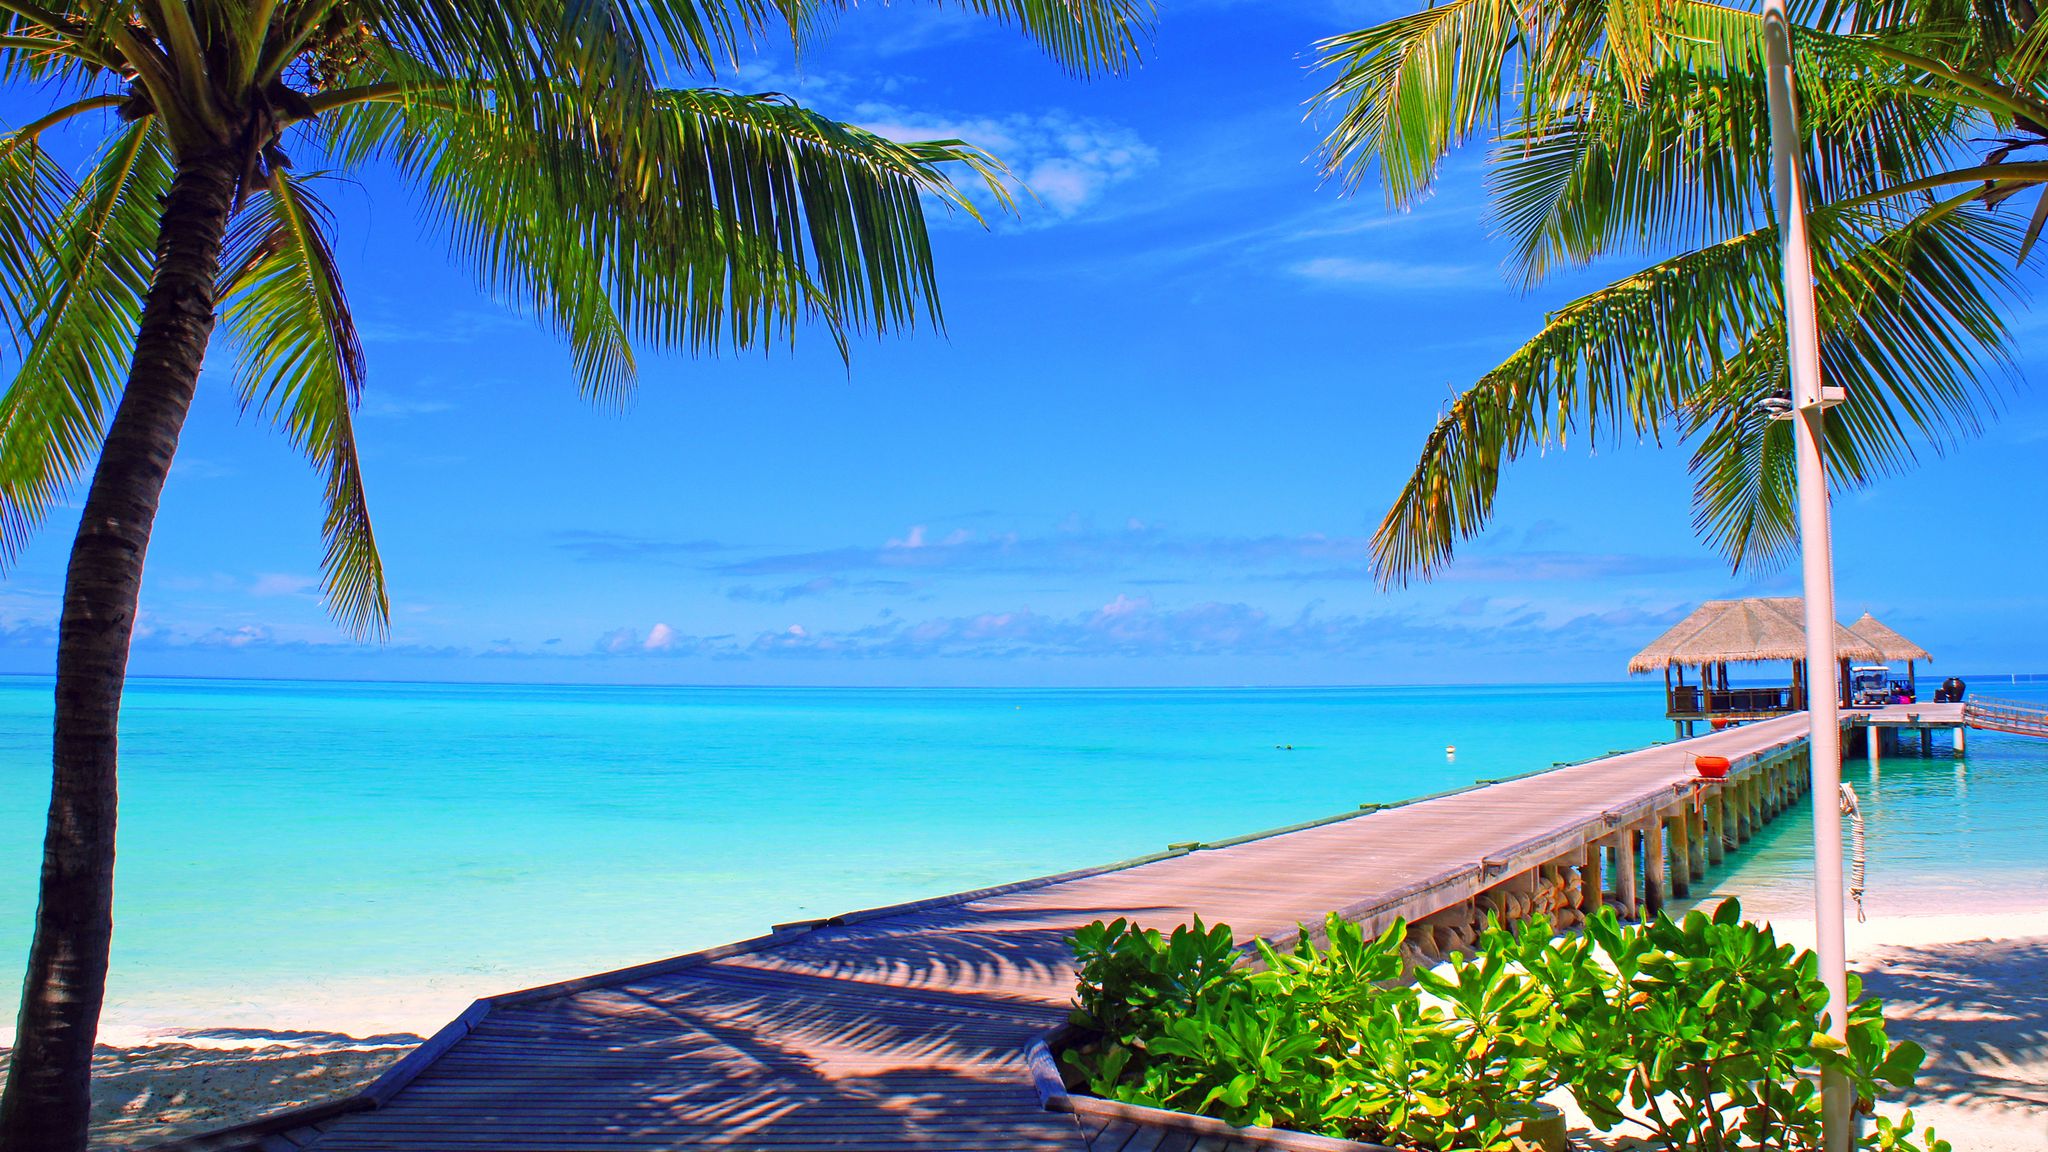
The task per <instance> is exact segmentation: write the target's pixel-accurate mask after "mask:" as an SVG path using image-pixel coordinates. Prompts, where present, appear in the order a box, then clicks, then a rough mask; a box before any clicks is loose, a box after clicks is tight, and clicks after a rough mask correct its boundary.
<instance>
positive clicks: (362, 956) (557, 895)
mask: <svg viewBox="0 0 2048 1152" xmlns="http://www.w3.org/2000/svg"><path fill="white" fill-rule="evenodd" d="M1658 695H1659V694H1658V686H1657V685H1654V684H1647V683H1645V684H1632V685H1615V686H1590V687H1488V688H1470V687H1458V688H1358V689H1301V690H1291V689H1257V690H1244V691H1223V690H1142V691H1140V690H1128V691H1127V690H1085V691H1082V690H1076V691H1064V690H1061V691H1055V690H1019V691H1007V690H870V691H848V690H838V689H801V690H788V689H694V688H693V689H684V688H673V689H671V688H640V687H635V688H583V687H526V686H499V685H482V686H474V685H422V684H350V683H304V682H260V681H197V680H152V681H137V682H135V683H134V684H132V685H131V686H130V690H129V694H128V698H127V701H126V704H125V706H124V712H123V737H122V739H123V781H122V803H123V808H122V827H121V857H120V872H119V879H118V882H117V889H118V891H117V913H116V915H117V920H116V923H117V929H116V947H115V960H114V971H113V974H112V977H111V980H110V990H109V1003H108V1008H107V1020H108V1024H109V1033H110V1035H114V1036H122V1035H135V1034H144V1033H149V1032H153V1031H159V1030H169V1029H176V1028H181V1027H193V1026H204V1025H233V1026H243V1027H260V1028H339V1029H342V1030H349V1031H356V1032H362V1031H368V1030H383V1029H389V1028H409V1029H419V1028H431V1027H433V1026H434V1025H435V1024H437V1023H438V1022H439V1021H440V1020H441V1019H444V1018H446V1017H447V1016H449V1015H452V1014H453V1013H454V1012H455V1011H457V1010H459V1009H460V1007H461V1006H462V1004H463V1003H465V1002H466V1001H467V1000H468V999H470V998H471V997H474V996H477V995H482V994H487V993H491V992H499V991H506V990H509V989H511V988H515V987H519V986H522V985H526V984H531V983H537V982H542V981H547V980H553V979H559V978H564V977H567V976H572V975H580V974H583V973H586V972H592V971H598V970H602V969H606V968H611V967H616V966H620V965H624V964H629V963H635V962H640V961H644V960H648V959H654V958H658V957H661V956H665V955H670V954H674V953H677V952H682V951H688V950H691V949H694V948H699V947H703V946H706V945H710V944H714V943H719V942H722V941H725V940H730V939H735V938H739V937H745V936H751V935H757V934H759V933H761V932H763V931H765V930H766V929H767V928H768V927H769V925H771V924H773V923H776V922H778V921H784V920H793V919H801V918H805V917H813V916H822V915H829V914H832V913H836V912H843V911H847V910H850V909H853V908H858V907H864V906H871V905H874V904H879V903H888V902H893V901H899V900H908V899H916V898H920V897H925V896H932V895H937V894H941V893H945V892H951V891H958V890H962V889H966V888H972V887H976V886H980V885H985V884H992V883H1001V882H1006V881H1011V880H1017V879H1022V878H1025V877H1028V876H1033V875H1041V874H1045V873H1049V872H1055V871H1061V870H1064V869H1068V868H1074V867H1080V866H1084V865H1089V864H1097V863H1104V862H1108V861H1113V860H1117V859H1121V858H1125V857H1129V856H1134V855H1139V854H1142V853H1146V852H1151V851H1156V850H1158V849H1160V848H1162V847H1164V846H1165V845H1166V844H1168V843H1170V842H1176V841H1184V840H1197V839H1219V838H1222V837H1226V836H1231V835H1237V834H1241V833H1245V832H1250V831H1255V830H1259V829H1264V828H1271V827H1276V826H1280V825H1284V824H1289V823H1293V822H1296V821H1301V820H1307V819H1313V818H1316V817H1320V816H1326V815H1330V814H1333V813H1337V812H1342V811H1346V810H1349V809H1352V808H1355V807H1356V806H1357V805H1359V804H1361V803H1369V802H1384V801H1389V800H1395V799H1400V798H1404V797H1410V796H1415V795H1419V794H1424V793H1428V792H1433V791H1437V790H1440V789H1444V788H1450V787H1456V786H1459V785H1463V784H1467V783H1470V782H1472V781H1473V780H1476V779H1486V778H1494V777H1499V776H1506V775H1512V774H1515V773H1520V772H1526V771H1531V770H1534V769H1539V768H1544V767H1547V766H1549V765H1550V764H1551V763H1553V762H1556V761H1568V760H1577V759H1583V758H1586V757H1589V756H1596V755H1600V754H1602V753H1605V752H1608V751H1610V750H1617V749H1622V748H1629V747H1636V746H1640V745H1643V744H1647V743H1650V742H1652V741H1655V740H1658V739H1662V738H1666V737H1668V735H1669V727H1668V726H1667V725H1666V724H1665V723H1664V722H1663V721H1662V720H1661V719H1659V717H1658V713H1659V711H1660V708H1659V699H1658ZM49 714H50V693H49V685H48V682H47V681H43V680H35V679H11V680H7V679H0V966H17V965H18V964H19V961H20V958H21V957H23V956H24V955H25V953H26V949H27V935H28V926H29V923H30V916H31V912H32V910H33V906H34V878H35V869H36V864H37V860H38V858H39V844H40V837H41V828H42V813H43V808H44V805H45V804H46V802H47V798H48V766H47V756H48V745H47V740H48V735H47V733H48V731H49ZM1977 740H1978V742H1977V743H1975V744H1973V746H1972V751H1971V757H1970V760H1969V772H1967V773H1966V774H1965V776H1964V777H1963V778H1962V779H1960V780H1958V779H1957V778H1956V776H1955V773H1954V772H1953V768H1954V764H1953V762H1945V761H1944V762H1937V761H1927V762H1914V761H1909V760H1906V759H1903V758H1902V759H1899V760H1896V761H1887V762H1886V764H1885V767H1884V769H1883V780H1884V787H1883V788H1882V789H1881V790H1873V791H1872V793H1870V794H1868V795H1869V797H1870V801H1871V806H1872V808H1873V809H1874V810H1875V811H1874V818H1875V816H1876V815H1877V814H1879V813H1890V814H1891V815H1889V816H1886V817H1885V823H1884V824H1881V825H1879V827H1882V828H1888V829H1890V830H1889V831H1886V832H1885V833H1884V835H1886V836H1887V837H1891V838H1892V839H1888V840H1886V841H1885V843H1886V844H1887V845H1888V846H1889V845H1891V844H1893V843H1894V842H1896V843H1898V844H1900V845H1909V844H1910V845H1914V847H1912V849H1911V851H1910V852H1909V853H1907V854H1905V855H1900V856H1898V857H1896V861H1895V862H1896V863H1897V864H1898V865H1899V866H1900V867H1902V868H1904V867H1907V861H1911V864H1910V869H1909V870H1910V871H1912V872H1913V874H1914V875H1915V876H1916V878H1917V880H1916V882H1925V883H1934V884H1940V883H1944V882H1946V881H1944V880H1942V879H1941V878H1942V877H1952V878H1953V879H1954V882H1955V883H1957V884H1959V885H1967V884H1968V883H1969V880H1968V879H1967V877H1968V876H1970V875H1972V874H1974V873H1975V871H1976V870H1975V869H1974V867H1973V866H1972V865H1971V864H1970V859H1973V858H1981V859H1986V860H1997V861H2003V862H2006V863H2011V864H2014V865H2015V866H2019V865H2022V864H2024V865H2025V866H2026V867H2033V868H2036V869H2037V870H2038V869H2040V861H2041V854H2040V852H2039V851H2038V848H2037V846H2036V845H2035V843H2034V842H2033V840H2032V839H2031V838H2030V837H2031V833H2028V832H2025V831H2024V830H2023V829H2022V824H2023V822H2024V817H2025V815H2026V814H2028V813H2031V814H2032V818H2033V819H2034V826H2035V827H2038V826H2039V824H2040V820H2039V817H2040V815H2041V814H2042V812H2043V809H2044V807H2048V800H2043V799H2042V798H2040V797H2039V796H2037V795H2035V794H2034V793H2033V792H2030V791H2029V790H2028V788H2027V785H2026V782H2027V781H2028V780H2031V781H2033V782H2035V783H2036V784H2039V783H2044V782H2048V744H2044V745H2043V746H2042V748H2040V749H2016V750H2014V751H2012V752H2011V753H2010V754H2008V753H2007V752H2006V751H2002V749H2005V748H2006V747H2007V745H2008V742H2011V743H2013V744H2017V743H2019V742H2018V741H2017V739H2016V738H1993V737H1990V736H1979V737H1978V738H1977ZM1446 745H1456V747H1457V755H1456V757H1455V758H1454V759H1453V758H1447V757H1446V755H1445V751H1444V749H1445V746H1446ZM2036 753H2039V754H2038V755H2037V754H2036ZM1980 761H1981V764H1980ZM1860 763H1861V762H1860V761H1852V762H1851V764H1852V779H1854V778H1855V777H1854V776H1853V769H1854V767H1855V766H1856V765H1860ZM2001 765H2004V766H2003V767H2001ZM1915 780H1919V781H1920V783H1919V784H1915V783H1914V781H1915ZM1944 789H1961V790H1963V792H1964V793H1966V795H1965V798H1964V800H1963V801H1962V802H1961V804H1960V806H1958V803H1957V802H1956V801H1955V798H1954V797H1953V796H1950V795H1948V794H1947V793H1945V792H1944ZM2013 805H2018V808H2017V809H2013V808H2012V806H2013ZM2009 809H2010V811H2009ZM1959 813H1960V814H1961V815H1960V816H1959V815H1958V814H1959ZM1959 818H1960V819H1964V820H1966V823H1965V824H1964V825H1963V826H1964V827H1965V828H1966V829H1967V834H1966V836H1965V837H1964V839H1963V841H1962V842H1963V843H1966V844H1967V845H1968V847H1967V849H1966V850H1965V851H1963V852H1961V853H1959V852H1958V851H1957V850H1956V848H1955V845H1956V843H1957V842H1958V841H1957V839H1956V837H1955V836H1953V835H1949V836H1938V835H1933V836H1931V838H1923V839H1914V837H1915V836H1920V833H1917V832H1916V833H1913V834H1912V835H1911V836H1909V835H1907V833H1906V829H1907V828H1909V827H1913V826H1915V825H1918V824H1923V823H1924V824H1927V825H1929V826H1930V827H1932V826H1937V825H1938V826H1940V827H1943V828H1947V827H1950V826H1952V825H1954V824H1955V823H1956V821H1957V820H1958V819H1959ZM1893 821H1896V822H1897V826H1896V827H1893ZM1799 823H1801V822H1800V821H1796V820H1791V819H1787V820H1781V821H1779V822H1778V825H1777V826H1776V827H1774V828H1773V829H1772V830H1771V832H1770V835H1768V836H1766V837H1764V838H1762V839H1761V840H1760V841H1759V843H1758V850H1757V852H1756V853H1755V854H1754V855H1755V857H1756V860H1755V862H1754V864H1753V865H1752V866H1753V868H1754V869H1755V871H1754V876H1753V880H1754V882H1755V883H1756V884H1758V885H1760V886H1762V885H1769V884H1784V883H1789V882H1791V881H1790V880H1788V876H1787V875H1781V874H1780V872H1787V873H1788V874H1789V869H1790V866H1789V865H1788V866H1787V868H1785V869H1779V870H1778V871H1775V872H1774V871H1773V870H1772V868H1773V866H1772V865H1770V864H1769V863H1768V862H1769V861H1772V860H1776V859H1779V858H1780V857H1783V858H1784V859H1785V860H1787V861H1796V855H1797V852H1798V848H1799V845H1798V843H1797V842H1796V833H1794V832H1792V831H1791V828H1792V826H1794V825H1797V824H1799ZM1809 842H1810V841H1809ZM1874 842H1875V841H1874ZM1886 851H1887V856H1886V859H1887V860H1893V859H1894V858H1893V857H1892V856H1891V855H1890V853H1891V848H1890V847H1887V849H1886ZM1890 866H1891V865H1890V864H1888V865H1887V867H1890ZM1876 872H1877V870H1876V868H1875V867H1873V873H1874V874H1875V873H1876ZM1738 874H1739V873H1738ZM1886 874H1887V875H1889V874H1890V873H1886ZM2041 878H2042V879H2048V871H2043V872H2041ZM1875 886H1876V884H1875V882H1874V883H1873V887H1875ZM6 983H7V985H8V986H10V987H11V986H12V985H13V980H12V978H11V977H8V978H6ZM0 1008H4V1009H5V1011H6V1017H5V1019H6V1020H7V1021H9V1022H11V1020H12V1015H13V1013H12V1003H11V996H10V997H9V1003H7V1004H5V1005H0Z"/></svg>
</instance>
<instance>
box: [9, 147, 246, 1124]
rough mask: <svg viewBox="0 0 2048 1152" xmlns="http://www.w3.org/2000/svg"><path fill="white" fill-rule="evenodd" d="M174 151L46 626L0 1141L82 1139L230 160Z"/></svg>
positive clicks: (231, 188) (230, 180) (231, 189)
mask: <svg viewBox="0 0 2048 1152" xmlns="http://www.w3.org/2000/svg"><path fill="white" fill-rule="evenodd" d="M240 167H241V166H240V165H239V163H237V162H236V160H235V158H234V157H233V156H231V155H226V154H214V155H207V156H201V157H183V158H181V159H180V162H179V165H178V172H177V176H176V178H175V180H174V181H173V182H172V184H171V190H170V194H169V195H168V196H166V197H165V199H164V207H163V213H162V215H161V217H160V220H161V231H160V233H159V235H158V238H157V251H156V271H155V277H154V279H153V280H152V281H151V283H150V288H149V296H148V298H147V300H146V301H145V302H144V304H143V309H142V324H141V329H140V332H139V333H138V335H137V338H136V342H135V358H134V360H133V361H132V362H131V364H130V365H129V369H128V382H127V386H126V388H125V389H124V390H123V392H122V394H121V402H120V406H119V407H118V408H117V409H116V410H115V412H114V422H113V424H112V425H111V426H110V427H109V428H108V430H107V439H106V444H105V446H104V447H103V448H102V449H101V452H100V461H99V466H98V467H97V468H96V469H94V471H93V477H92V487H91V490H90V491H89V492H88V494H87V496H86V500H85V512H84V514H83V516H82V517H81V518H80V520H79V523H78V537H77V539H76V540H74V541H73V542H72V545H71V563H70V567H69V569H68V570H67V571H66V573H65V577H64V614H63V617H62V621H61V623H60V624H59V626H58V633H57V723H56V735H55V739H54V741H53V749H52V756H51V759H52V764H53V774H52V775H53V779H52V782H51V787H50V819H49V826H48V828H47V829H46V830H45V832H44V834H43V873H42V889H41V893H40V897H39V901H38V903H37V905H36V930H35V939H34V942H33V943H32V944H31V945H30V946H29V961H28V978H27V980H26V981H25V983H24V986H23V989H22V999H21V1015H20V1017H19V1023H18V1027H17V1029H16V1036H15V1047H14V1056H13V1060H12V1067H11V1068H10V1070H9V1073H8V1077H7V1088H6V1091H5V1093H4V1094H0V1152H82V1150H83V1149H84V1148H85V1143H86V1125H87V1120H88V1117H89V1112H90V1107H91V1075H92V1050H93V1040H94V1037H95V1035H96V1033H97V1031H98V1029H99V1018H100V1003H101V1000H102V999H103V998H104V996H105V993H106V982H107V956H108V950H109V948H110V947H111V946H112V943H113V934H114V916H113V914H114V810H115V803H116V798H117V788H116V776H115V742H116V736H117V734H118V733H117V728H118V724H119V720H120V714H121V686H122V684H123V682H124V681H125V680H126V679H127V673H128V641H129V639H130V637H131V636H132V635H133V634H134V631H135V612H136V603H137V600H138V598H139V597H140V595H141V591H142V561H143V555H144V553H145V552H147V551H148V549H149V532H150V527H151V525H152V524H153V523H154V522H155V520H156V510H157V499H158V497H159V496H160V495H161V494H162V493H163V487H164V479H165V477H167V476H168V475H169V474H170V471H171V456H172V454H173V453H174V452H176V451H177V447H178V433H179V432H180V431H181V430H182V429H183V428H184V425H185V413H186V412H187V410H189V409H190V408H191V405H192V393H193V389H194V388H195V387H196V386H197V385H198V383H199V367H200V363H201V362H202V361H203V360H204V359H205V357H206V343H207V340H208V338H209V337H210V336H211V335H212V334H213V306H214V284H215V281H216V280H217V278H218V276H219V272H220V260H221V246H222V241H223V237H224V235H225V233H226V230H227V221H228V214H229V211H230V209H231V207H232V204H233V201H234V194H235V179H236V175H237V173H238V172H239V171H240Z"/></svg>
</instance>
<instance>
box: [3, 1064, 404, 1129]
mask: <svg viewBox="0 0 2048 1152" xmlns="http://www.w3.org/2000/svg"><path fill="white" fill-rule="evenodd" d="M415 1042H417V1041H415ZM409 1047H410V1045H407V1046H394V1045H390V1044H383V1045H369V1046H354V1045H349V1044H345V1043H342V1044H335V1043H326V1044H318V1045H306V1044H269V1045H264V1046H262V1047H258V1048H247V1047H245V1048H221V1047H213V1046H210V1045H197V1044H148V1045H142V1046H139V1047H133V1048H110V1047H102V1048H101V1049H100V1050H99V1052H98V1054H97V1055H96V1056H94V1058H93V1067H92V1076H93V1081H92V1087H93V1117H92V1124H93V1141H92V1146H93V1147H94V1148H109V1149H112V1148H141V1147H147V1146H149V1145H151V1144H156V1143H159V1142H161V1141H165V1140H171V1139H175V1138H177V1137H180V1136H192V1135H196V1134H198V1133H201V1132H210V1131H213V1130H215V1129H219V1128H225V1127H228V1126H230V1125H234V1124H240V1123H242V1122H244V1121H247V1120H254V1119H255V1118H257V1117H258V1116H262V1115H264V1114H266V1113H269V1112H273V1111H276V1110H277V1109H279V1108H287V1107H291V1106H293V1105H297V1104H311V1103H315V1102H318V1101H321V1100H326V1099H331V1098H333V1097H335V1096H341V1095H346V1094H347V1093H350V1092H353V1091H355V1090H356V1089H358V1088H360V1087H362V1086H363V1085H364V1084H367V1083H368V1082H369V1081H370V1080H371V1079H372V1078H374V1077H375V1076H376V1075H377V1074H378V1073H379V1072H382V1071H383V1070H384V1069H385V1068H386V1067H388V1066H390V1065H391V1064H392V1063H393V1062H395V1061H396V1060H397V1059H398V1058H399V1057H400V1056H403V1055H404V1054H405V1053H406V1052H407V1051H408V1050H409ZM6 1056H7V1054H6V1052H5V1051H0V1069H4V1068H5V1067H6V1063H7V1059H6Z"/></svg>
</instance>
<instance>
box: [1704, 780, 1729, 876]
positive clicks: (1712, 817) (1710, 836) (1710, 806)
mask: <svg viewBox="0 0 2048 1152" xmlns="http://www.w3.org/2000/svg"><path fill="white" fill-rule="evenodd" d="M1727 858H1728V790H1727V789H1726V788H1718V787H1717V788H1713V789H1710V790H1708V792H1707V863H1708V864H1719V863H1720V862H1721V861H1723V860H1726V859H1727Z"/></svg>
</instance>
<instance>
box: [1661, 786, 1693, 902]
mask: <svg viewBox="0 0 2048 1152" xmlns="http://www.w3.org/2000/svg"><path fill="white" fill-rule="evenodd" d="M1662 823H1663V824H1664V825H1665V827H1666V828H1667V829H1668V833H1667V835H1666V837H1665V842H1666V843H1667V844H1669V845H1670V861H1671V862H1670V872H1671V894H1672V895H1673V896H1690V895H1692V815H1691V813H1690V812H1689V811H1687V810H1686V809H1685V808H1684V807H1680V808H1679V810H1678V815H1676V816H1668V815H1667V816H1666V817H1665V818H1664V819H1663V821H1662Z"/></svg>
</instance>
